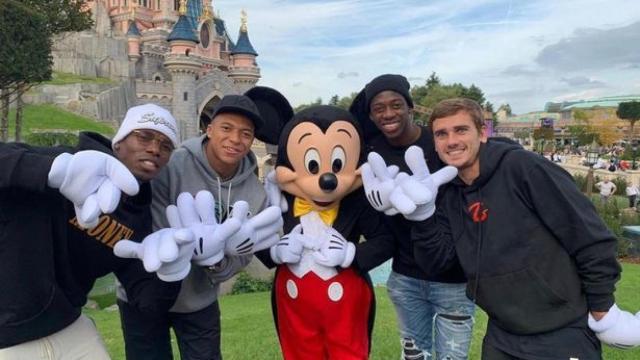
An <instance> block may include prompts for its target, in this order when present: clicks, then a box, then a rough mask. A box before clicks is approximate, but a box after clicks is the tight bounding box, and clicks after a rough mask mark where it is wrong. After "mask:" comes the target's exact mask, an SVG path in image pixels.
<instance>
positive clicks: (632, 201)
mask: <svg viewBox="0 0 640 360" xmlns="http://www.w3.org/2000/svg"><path fill="white" fill-rule="evenodd" d="M625 192H626V194H627V198H628V199H629V207H630V208H633V209H635V208H636V202H637V201H638V187H637V186H636V185H634V184H633V181H631V180H630V181H629V182H628V184H627V189H626V190H625Z"/></svg>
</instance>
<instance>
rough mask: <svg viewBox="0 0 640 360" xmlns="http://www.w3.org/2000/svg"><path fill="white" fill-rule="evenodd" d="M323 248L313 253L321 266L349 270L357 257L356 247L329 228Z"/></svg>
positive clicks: (323, 241)
mask: <svg viewBox="0 0 640 360" xmlns="http://www.w3.org/2000/svg"><path fill="white" fill-rule="evenodd" d="M320 243H321V244H322V246H321V247H320V249H319V250H318V251H316V252H314V253H313V257H314V258H315V260H316V262H317V263H318V264H320V265H324V266H329V267H335V266H340V267H342V268H348V267H349V266H350V265H351V263H352V262H353V258H354V257H355V255H356V246H355V245H354V244H353V243H351V242H349V241H347V240H346V239H345V238H344V237H343V236H342V234H340V233H339V232H338V231H336V229H334V228H332V227H329V228H327V230H326V231H325V233H324V239H323V240H322V241H321V242H320Z"/></svg>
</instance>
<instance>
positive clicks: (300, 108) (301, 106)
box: [293, 97, 322, 112]
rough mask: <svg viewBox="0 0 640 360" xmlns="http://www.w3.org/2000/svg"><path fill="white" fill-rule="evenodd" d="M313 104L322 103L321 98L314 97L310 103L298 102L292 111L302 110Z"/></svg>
mask: <svg viewBox="0 0 640 360" xmlns="http://www.w3.org/2000/svg"><path fill="white" fill-rule="evenodd" d="M315 105H322V98H321V97H319V98H317V99H315V100H314V101H312V102H310V103H306V104H300V105H298V106H296V107H295V108H294V109H293V111H294V112H298V111H302V110H304V109H306V108H309V107H312V106H315Z"/></svg>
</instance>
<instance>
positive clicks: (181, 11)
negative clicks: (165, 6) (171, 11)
mask: <svg viewBox="0 0 640 360" xmlns="http://www.w3.org/2000/svg"><path fill="white" fill-rule="evenodd" d="M178 13H179V14H180V15H181V16H184V15H186V14H187V0H180V7H179V8H178Z"/></svg>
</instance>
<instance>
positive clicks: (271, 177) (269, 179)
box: [264, 170, 289, 212]
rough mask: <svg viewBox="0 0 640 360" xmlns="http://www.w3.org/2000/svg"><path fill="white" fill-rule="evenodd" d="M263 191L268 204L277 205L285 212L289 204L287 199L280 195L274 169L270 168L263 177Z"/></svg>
mask: <svg viewBox="0 0 640 360" xmlns="http://www.w3.org/2000/svg"><path fill="white" fill-rule="evenodd" d="M264 191H265V192H266V193H267V202H268V203H269V206H279V207H280V209H281V211H282V212H287V210H288V209H289V205H288V204H287V199H285V197H284V195H282V191H280V187H278V182H277V181H276V171H275V170H271V171H269V173H268V174H267V176H265V177H264Z"/></svg>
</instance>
